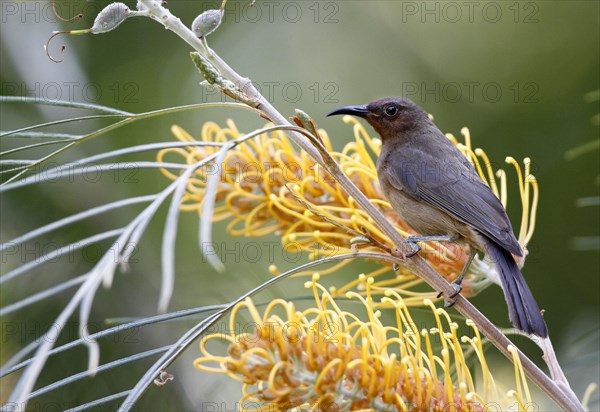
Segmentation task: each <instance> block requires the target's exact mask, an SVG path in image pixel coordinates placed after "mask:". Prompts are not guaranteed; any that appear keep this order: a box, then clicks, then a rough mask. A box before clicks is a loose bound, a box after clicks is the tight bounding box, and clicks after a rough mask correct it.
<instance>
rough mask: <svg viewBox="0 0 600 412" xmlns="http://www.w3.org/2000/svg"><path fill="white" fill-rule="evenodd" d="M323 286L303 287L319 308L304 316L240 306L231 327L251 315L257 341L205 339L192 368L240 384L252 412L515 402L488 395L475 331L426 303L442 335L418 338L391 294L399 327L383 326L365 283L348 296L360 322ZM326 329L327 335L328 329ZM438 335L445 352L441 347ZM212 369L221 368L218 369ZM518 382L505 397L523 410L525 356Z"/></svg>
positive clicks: (434, 331)
mask: <svg viewBox="0 0 600 412" xmlns="http://www.w3.org/2000/svg"><path fill="white" fill-rule="evenodd" d="M318 277H319V276H318V275H317V276H313V280H312V281H310V282H307V283H306V286H307V287H308V288H309V289H311V290H312V292H313V297H314V301H315V302H314V304H313V305H312V307H311V308H309V309H306V310H304V311H300V310H298V309H296V308H295V305H294V303H293V302H286V301H283V300H278V302H277V303H272V304H270V305H268V306H267V308H266V309H265V311H264V314H263V315H260V314H258V310H257V309H256V307H255V306H254V304H253V302H252V300H251V299H248V300H246V301H244V302H242V303H240V304H239V305H238V310H235V311H233V312H232V314H231V316H232V318H234V321H233V322H231V321H230V324H234V325H238V324H239V325H241V323H239V321H237V320H236V319H237V318H238V317H239V316H240V313H241V311H247V312H248V313H249V314H250V318H251V319H253V320H256V319H261V323H258V324H256V323H255V324H253V325H254V328H255V331H254V332H251V333H248V332H247V329H248V328H247V327H243V328H242V329H243V330H244V332H235V331H234V333H232V334H231V335H225V336H223V335H221V334H213V335H209V336H206V337H204V338H203V339H202V341H201V343H200V351H201V353H202V356H201V357H200V358H198V359H196V360H195V362H194V365H195V366H196V367H197V368H198V369H199V370H201V371H204V372H209V373H219V374H225V375H227V376H229V377H231V378H233V379H235V380H237V381H239V382H241V383H242V385H243V388H242V396H241V405H242V408H244V405H245V403H248V405H249V402H252V403H253V408H256V407H257V406H258V407H269V408H270V409H271V410H286V409H290V408H294V407H296V408H317V407H323V405H328V406H330V407H335V408H336V409H337V410H405V411H422V410H428V411H439V412H441V411H450V410H454V411H485V410H487V409H486V405H488V404H490V403H491V402H494V403H496V404H497V405H502V404H506V402H507V400H508V398H506V399H505V398H499V397H498V396H497V393H495V391H490V390H489V389H490V386H494V387H495V383H494V379H493V377H492V372H491V370H490V368H489V366H488V364H487V362H486V361H485V356H484V352H483V349H482V347H481V340H480V336H479V332H478V330H477V328H476V326H475V325H474V324H473V323H472V322H467V325H468V326H469V330H472V331H473V334H474V335H473V336H459V335H458V330H459V328H458V325H457V324H456V323H454V322H452V321H450V318H449V316H447V314H446V313H445V311H444V310H443V309H440V308H437V307H435V306H434V305H433V304H432V303H431V302H425V303H426V305H427V306H429V307H430V316H429V318H428V319H429V320H428V323H429V324H430V325H436V327H435V328H431V329H430V330H427V328H425V329H422V330H421V331H420V332H419V333H415V330H416V326H415V323H414V321H413V318H412V315H411V313H410V312H409V310H408V306H407V305H406V304H405V303H404V302H403V300H402V298H401V297H400V295H399V294H397V293H396V292H395V291H392V290H388V291H387V293H386V295H387V296H385V297H383V298H381V300H387V301H388V303H389V304H390V305H389V307H392V308H393V309H390V310H391V311H393V312H395V313H396V322H395V324H391V325H385V324H384V323H383V322H382V321H381V319H382V317H381V315H382V314H381V313H380V312H379V310H375V309H374V307H375V305H374V304H372V303H371V302H372V301H375V300H376V299H374V297H373V295H372V294H371V293H372V290H371V288H370V287H369V283H372V281H373V279H372V278H371V279H369V278H366V277H364V276H363V277H361V279H362V282H363V287H364V290H365V295H364V296H361V295H358V294H356V293H352V294H350V295H349V296H348V297H349V298H350V299H351V300H356V301H357V302H358V303H359V304H360V306H361V307H362V309H363V314H362V315H357V314H356V313H351V312H346V311H344V310H342V309H341V307H340V305H338V303H337V302H335V298H334V297H333V296H331V295H330V294H329V292H328V291H327V290H326V289H325V288H324V287H323V286H321V285H320V284H319V283H318V282H317V281H318ZM353 308H356V306H353ZM280 309H281V310H280ZM274 311H277V312H278V313H279V312H283V314H284V316H283V317H281V316H279V315H276V314H275V313H274ZM392 319H393V318H392ZM325 322H326V323H328V325H329V326H330V328H328V329H326V328H324V323H325ZM292 326H293V327H294V328H295V330H296V331H297V333H294V334H293V336H292V337H291V338H290V335H289V334H288V333H287V331H288V330H289V329H290V327H292ZM267 328H268V332H269V333H267ZM432 336H435V340H436V341H438V342H441V345H440V344H438V345H434V343H433V340H432V339H431V337H432ZM213 341H215V343H216V341H220V342H223V341H224V342H225V343H226V344H227V345H228V349H227V355H226V356H224V355H218V354H214V353H213V352H212V351H210V350H209V349H208V348H209V345H207V342H213ZM210 346H211V347H216V346H215V345H210ZM472 348H475V351H476V353H477V356H476V357H472V358H471V359H472V360H473V361H475V363H474V364H470V365H469V364H467V358H468V356H467V355H466V353H467V352H469V351H470V350H471V349H472ZM509 350H510V349H509ZM515 356H516V355H515ZM215 363H216V364H217V365H218V367H215V366H212V365H214V364H215ZM473 371H476V372H477V373H478V374H482V375H483V390H479V389H480V388H478V385H476V383H475V379H474V378H473V375H472V373H473ZM515 379H516V388H515V389H514V390H511V391H509V392H505V393H507V396H508V397H509V398H512V399H516V400H517V403H518V404H519V405H520V406H521V407H522V408H524V406H525V405H526V404H527V403H529V402H531V398H530V395H529V390H528V387H527V383H526V382H525V380H524V379H525V376H524V373H523V370H522V365H521V364H520V363H519V362H518V356H516V358H515ZM513 403H514V401H513Z"/></svg>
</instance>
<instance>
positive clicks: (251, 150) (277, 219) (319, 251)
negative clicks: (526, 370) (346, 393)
mask: <svg viewBox="0 0 600 412" xmlns="http://www.w3.org/2000/svg"><path fill="white" fill-rule="evenodd" d="M344 121H345V122H346V123H350V124H351V125H352V127H353V132H354V140H353V141H352V142H349V143H347V144H346V145H345V146H344V148H343V150H342V151H341V152H336V151H334V150H333V149H332V147H331V143H330V140H329V137H328V135H327V133H326V132H325V131H324V130H319V135H320V138H321V140H322V141H323V143H324V145H325V146H326V148H327V150H328V151H329V152H330V153H331V154H332V156H333V158H334V159H335V160H336V161H337V162H339V164H340V166H341V168H342V170H344V172H345V173H346V174H347V175H348V176H349V177H350V178H351V179H352V181H353V182H354V183H355V184H356V185H357V186H358V187H359V189H361V190H362V192H363V193H364V194H365V195H366V196H367V198H369V199H370V200H371V202H372V203H373V204H374V205H376V206H378V207H379V208H380V209H381V211H382V212H383V213H384V214H385V215H386V216H387V217H388V219H389V220H390V221H391V222H392V224H394V225H395V226H396V227H397V228H398V230H400V231H401V232H402V233H403V234H404V235H408V234H410V233H409V230H408V227H407V226H406V225H405V224H404V223H403V222H402V221H401V220H400V219H399V218H398V216H397V215H396V213H395V212H394V211H393V210H392V208H391V207H390V204H389V203H388V202H387V200H385V198H384V196H383V195H382V193H381V190H380V188H379V183H378V180H377V171H376V166H375V161H374V158H375V157H376V156H377V155H378V154H379V151H380V148H381V141H380V140H379V139H377V138H373V137H371V136H370V135H369V134H368V133H367V131H366V130H365V128H364V127H363V126H362V125H361V123H359V122H358V121H357V120H356V119H354V118H353V117H350V116H346V117H345V118H344ZM172 131H173V133H174V135H175V137H176V138H177V139H178V140H180V141H181V142H196V139H194V138H193V137H192V136H190V135H189V134H188V133H187V132H186V131H185V130H183V129H181V128H180V127H178V126H173V128H172ZM461 133H462V135H463V136H464V139H465V142H464V143H459V142H458V141H457V139H456V138H455V137H454V136H452V135H448V138H449V139H450V140H451V141H452V142H453V143H454V144H455V145H456V146H457V147H458V148H459V149H460V150H461V152H462V153H463V154H464V155H465V157H467V158H468V159H469V160H470V161H471V162H472V163H473V164H474V166H475V167H476V169H477V171H478V172H479V174H480V175H481V177H482V178H483V180H484V181H485V182H486V183H487V184H488V185H489V186H490V187H491V188H492V190H493V191H494V193H495V194H496V195H497V196H498V197H499V198H500V200H501V201H502V203H503V204H504V206H507V201H508V197H507V175H506V173H505V172H504V171H503V170H498V171H494V169H493V168H492V165H491V162H490V160H489V159H488V157H487V156H486V154H485V153H484V152H483V151H482V150H481V149H473V148H472V146H471V136H470V134H469V130H468V129H467V128H464V129H463V130H462V131H461ZM241 136H242V133H240V132H239V131H238V129H237V128H236V126H235V124H234V123H233V121H231V120H228V121H227V127H220V126H219V125H217V124H216V123H213V122H208V123H206V124H204V126H203V127H202V132H201V134H200V141H201V142H206V143H213V144H214V143H224V142H227V141H230V140H232V139H237V138H239V137H241ZM218 149H219V148H218V147H214V146H189V147H185V148H170V149H165V150H162V151H160V152H159V154H158V161H171V162H173V161H177V160H179V161H180V162H181V161H183V162H184V163H187V164H190V165H191V164H195V163H196V162H198V161H200V160H201V159H203V158H206V157H207V156H209V155H211V154H214V153H215V152H216V151H217V150H218ZM506 161H507V163H508V164H509V165H511V166H513V167H514V168H515V170H516V175H517V179H518V184H519V192H520V194H521V196H520V197H521V201H520V203H521V204H520V206H521V210H522V219H521V225H520V231H519V236H518V238H519V241H520V242H521V244H522V245H523V246H524V247H525V246H526V245H527V243H528V242H529V240H530V239H531V236H532V235H533V230H534V227H535V214H536V208H537V201H538V186H537V182H536V180H535V178H534V177H533V176H532V175H531V174H530V164H531V162H530V160H529V159H525V160H524V162H523V164H524V167H523V169H522V168H521V166H520V165H519V163H518V162H517V161H515V160H514V159H513V158H510V157H509V158H507V159H506ZM162 173H163V174H164V175H165V176H167V177H168V178H169V179H176V178H177V177H178V176H177V175H176V174H173V173H172V172H171V171H169V170H166V169H163V170H162ZM215 173H219V180H220V182H219V185H218V188H217V195H216V200H217V205H216V207H215V210H214V216H213V220H214V221H220V220H225V219H230V223H229V225H228V226H227V231H228V233H229V234H231V235H233V236H250V237H256V236H264V235H267V234H271V233H275V234H278V235H280V236H281V239H282V242H283V246H284V247H289V248H293V250H298V249H299V250H302V251H306V252H308V254H309V258H310V259H316V258H318V257H324V256H331V255H337V254H342V253H351V252H352V251H354V250H356V248H357V247H360V249H361V250H365V249H366V250H369V249H371V250H374V249H373V248H374V246H372V245H370V244H368V243H357V242H356V239H357V233H367V234H368V235H369V236H370V237H371V238H373V239H376V240H377V241H378V242H380V243H381V244H383V245H386V246H388V247H393V245H392V244H391V243H390V241H389V239H387V237H386V236H385V235H384V234H383V233H382V232H381V231H380V230H379V228H378V227H377V226H376V225H375V224H374V223H373V222H372V221H371V219H370V218H369V217H368V215H367V214H366V213H364V212H363V211H362V210H361V209H359V208H357V205H356V203H355V202H354V200H353V199H352V198H349V197H348V196H347V195H346V194H345V193H344V192H343V190H342V189H341V187H340V186H339V184H337V182H335V181H334V180H333V179H332V178H331V177H330V176H329V175H328V174H327V173H326V172H325V171H324V169H323V168H322V167H321V166H319V165H318V164H316V163H315V162H314V161H313V160H312V159H311V158H310V157H309V156H308V155H307V154H306V153H304V152H302V151H298V150H296V149H295V148H294V146H293V145H292V143H291V142H290V140H289V139H288V138H287V137H286V135H285V133H284V132H282V131H274V132H270V133H264V134H262V135H259V136H257V137H256V138H253V139H251V140H248V141H247V142H246V143H244V144H241V145H239V146H236V147H235V148H234V149H232V150H230V151H229V152H228V153H227V155H226V157H225V161H224V163H223V165H222V166H216V165H214V164H213V165H210V167H206V168H203V169H200V170H198V171H197V173H196V174H195V175H194V176H193V177H192V178H191V179H189V181H188V184H187V191H186V193H185V196H184V200H183V204H182V206H181V208H182V210H184V211H197V212H198V213H200V211H201V210H202V207H201V204H202V201H203V198H204V193H205V190H206V185H207V180H208V178H209V177H210V176H212V175H214V174H215ZM421 253H422V256H423V257H424V258H425V259H427V260H428V261H429V263H430V264H432V265H433V266H434V267H435V268H436V269H437V270H438V271H439V273H441V274H442V275H444V276H446V277H447V278H448V280H450V281H451V280H453V279H454V278H455V277H456V276H457V275H458V273H459V272H460V270H461V269H462V267H463V265H464V263H465V261H466V258H467V256H468V253H466V251H464V250H463V249H462V247H461V246H459V245H456V244H448V243H437V242H430V243H428V244H426V245H423V251H422V252H421ZM347 263H348V261H344V262H342V263H339V264H338V265H336V266H334V267H332V268H331V269H329V270H328V271H324V272H323V274H326V273H332V272H335V271H337V270H338V269H339V268H340V266H343V265H345V264H347ZM270 269H271V271H272V272H273V273H274V274H277V273H278V271H277V268H276V267H271V268H270ZM493 271H494V268H493V265H492V264H490V263H489V262H486V261H485V260H480V259H478V258H476V259H475V261H474V263H473V264H472V265H471V270H470V273H469V274H468V275H467V277H466V278H465V281H464V282H463V294H464V295H465V296H470V295H473V294H474V293H476V292H477V291H479V290H480V289H482V288H483V287H485V286H487V285H489V284H490V283H491V281H490V280H489V278H488V277H486V276H484V275H485V274H488V273H490V272H493ZM369 275H370V276H372V277H374V278H375V279H376V286H378V287H379V288H380V289H379V290H380V291H382V290H384V289H386V288H389V287H394V288H397V290H398V291H399V292H400V293H403V294H404V296H405V298H406V303H407V304H412V303H413V302H414V303H415V304H421V302H422V299H423V297H430V298H433V292H426V293H423V292H418V293H417V292H415V291H414V287H415V286H417V285H419V284H420V283H422V281H421V280H420V279H418V278H416V277H415V276H414V275H412V274H411V273H408V272H403V271H400V272H398V273H395V272H393V271H392V270H391V266H390V265H384V266H383V267H381V268H380V269H377V270H375V271H373V272H371V273H370V274H369ZM355 286H357V283H356V282H353V283H350V284H348V285H346V286H344V287H342V288H339V289H338V290H337V292H335V293H338V294H342V295H343V293H345V292H346V291H348V290H350V289H352V288H354V287H355Z"/></svg>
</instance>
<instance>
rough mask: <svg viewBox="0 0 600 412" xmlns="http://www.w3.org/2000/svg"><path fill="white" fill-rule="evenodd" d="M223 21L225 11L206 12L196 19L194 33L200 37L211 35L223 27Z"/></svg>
mask: <svg viewBox="0 0 600 412" xmlns="http://www.w3.org/2000/svg"><path fill="white" fill-rule="evenodd" d="M222 20H223V10H221V9H215V10H206V11H205V12H204V13H202V14H201V15H199V16H198V17H196V18H195V19H194V22H193V23H192V31H193V32H194V34H196V36H198V37H205V36H208V35H209V34H211V33H212V32H213V31H215V30H216V29H217V27H219V26H220V25H221V21H222Z"/></svg>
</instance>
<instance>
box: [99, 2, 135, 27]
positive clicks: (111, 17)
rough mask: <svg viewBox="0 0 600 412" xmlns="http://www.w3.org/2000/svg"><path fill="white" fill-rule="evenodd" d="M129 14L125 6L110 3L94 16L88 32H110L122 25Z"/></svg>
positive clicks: (129, 11)
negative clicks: (94, 18)
mask: <svg viewBox="0 0 600 412" xmlns="http://www.w3.org/2000/svg"><path fill="white" fill-rule="evenodd" d="M130 14H131V10H129V7H127V6H126V5H125V4H123V3H111V4H109V5H108V6H106V7H105V8H104V9H103V10H102V11H101V12H100V13H99V14H98V15H97V16H96V20H94V25H93V26H92V28H91V29H90V31H91V32H92V33H93V34H99V33H106V32H108V31H111V30H113V29H115V28H117V26H119V25H120V24H121V23H123V22H124V21H125V20H126V19H127V17H129V15H130Z"/></svg>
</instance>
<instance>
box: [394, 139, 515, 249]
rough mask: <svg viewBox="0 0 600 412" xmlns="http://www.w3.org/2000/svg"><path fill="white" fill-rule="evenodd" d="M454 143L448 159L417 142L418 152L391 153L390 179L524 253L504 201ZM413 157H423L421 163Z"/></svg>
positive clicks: (408, 193) (495, 239)
mask: <svg viewBox="0 0 600 412" xmlns="http://www.w3.org/2000/svg"><path fill="white" fill-rule="evenodd" d="M444 138H445V137H444ZM450 145H451V144H450ZM451 146H452V147H451V148H443V149H445V150H443V153H448V150H450V153H451V154H452V156H448V157H445V161H444V162H440V160H439V158H438V157H436V156H435V155H433V154H432V153H431V152H430V151H429V150H423V147H415V146H413V147H411V149H410V150H411V151H414V153H406V152H403V153H402V155H399V156H394V155H391V156H387V162H386V167H385V169H386V170H387V172H388V173H387V176H388V178H389V181H390V183H391V184H392V185H393V186H394V187H396V189H398V190H402V191H403V192H404V193H405V194H406V195H408V196H410V197H412V198H413V199H415V200H421V201H424V202H426V203H427V204H429V205H430V206H433V207H436V208H437V209H440V210H442V211H444V212H445V213H447V214H449V215H450V216H452V217H454V218H455V219H457V220H459V221H461V222H463V223H466V224H468V225H471V226H472V227H474V228H475V229H476V230H477V231H479V232H480V233H482V234H483V235H485V236H487V237H489V238H490V239H491V240H493V241H494V242H496V243H498V244H499V245H501V246H502V247H504V248H505V249H506V250H508V251H509V252H511V253H513V254H515V255H517V256H521V255H522V251H521V247H520V245H519V243H518V241H517V239H516V238H515V236H514V234H513V230H512V226H511V224H510V221H509V219H508V216H507V215H506V211H505V210H504V207H503V206H502V203H500V200H499V199H498V198H497V197H496V195H494V193H493V192H492V191H491V189H490V188H489V187H488V186H487V185H486V184H485V183H484V182H483V181H482V180H481V178H480V177H479V175H478V174H477V172H476V171H475V168H474V167H473V166H472V165H471V164H470V163H468V161H467V159H466V158H465V157H464V156H463V155H462V154H461V153H460V152H459V151H458V149H456V148H455V147H454V146H453V145H451ZM452 150H456V152H457V153H453V152H452ZM418 152H420V153H418ZM456 154H458V155H456ZM409 159H419V163H418V164H417V163H415V162H412V161H411V160H409ZM450 159H452V160H453V161H452V160H450Z"/></svg>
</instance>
